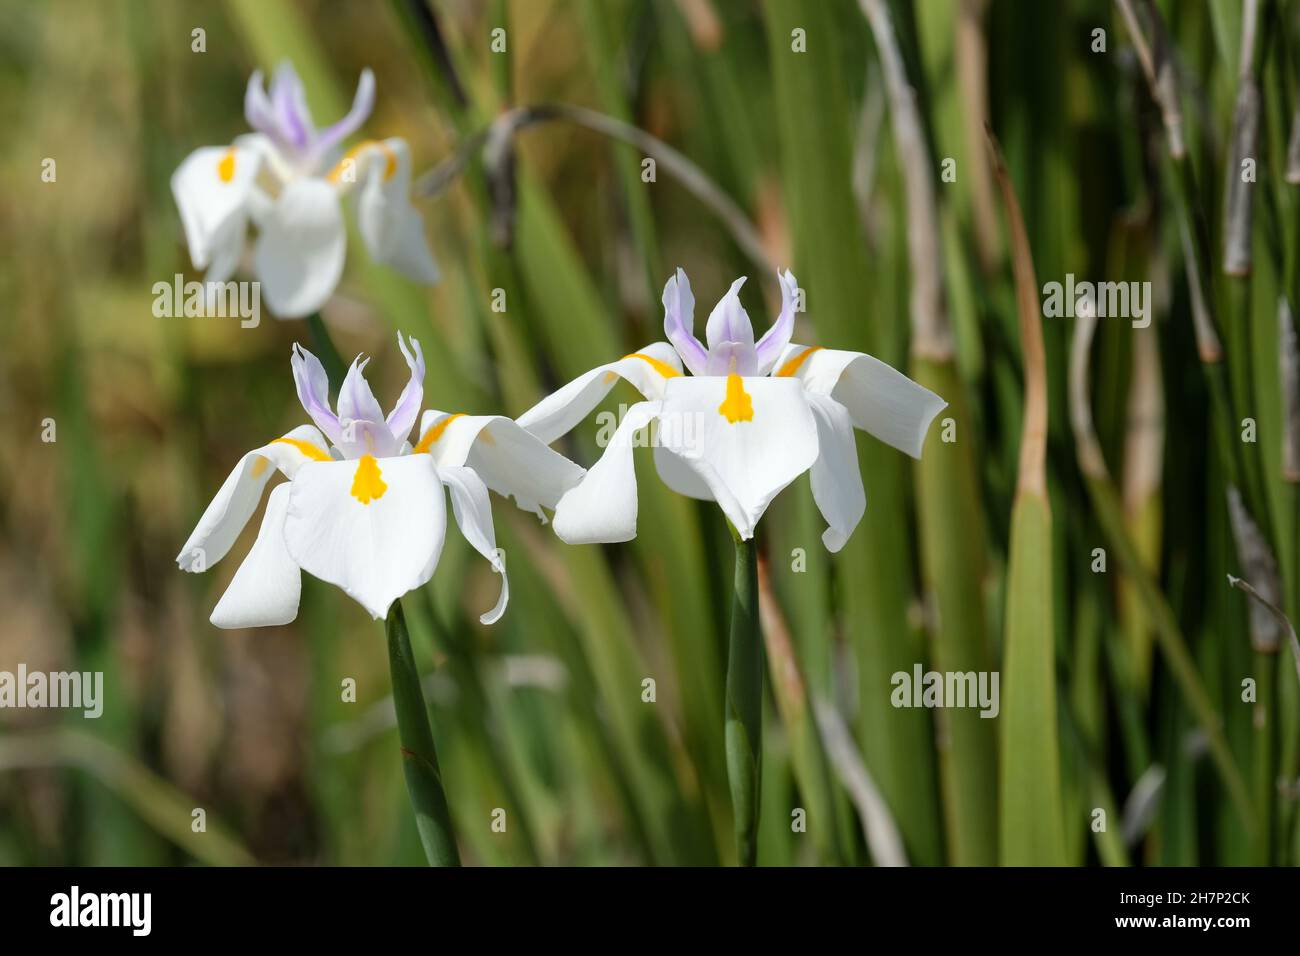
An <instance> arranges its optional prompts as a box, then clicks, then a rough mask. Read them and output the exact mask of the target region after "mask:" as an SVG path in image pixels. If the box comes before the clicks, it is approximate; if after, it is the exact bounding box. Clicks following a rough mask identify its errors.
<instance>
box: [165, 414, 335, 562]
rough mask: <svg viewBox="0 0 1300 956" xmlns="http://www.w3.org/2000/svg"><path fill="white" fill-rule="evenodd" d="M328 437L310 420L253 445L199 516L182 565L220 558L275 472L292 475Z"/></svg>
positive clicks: (322, 447) (320, 449) (179, 558)
mask: <svg viewBox="0 0 1300 956" xmlns="http://www.w3.org/2000/svg"><path fill="white" fill-rule="evenodd" d="M325 447H326V445H325V439H324V438H322V437H321V433H320V432H319V431H318V430H317V429H316V428H314V427H312V426H311V425H299V426H298V427H297V428H295V429H294V430H293V431H291V432H289V433H288V434H287V435H285V436H284V437H283V438H277V439H276V440H275V441H273V442H270V443H268V444H266V445H263V446H262V447H261V448H257V449H254V450H253V451H250V452H249V453H248V454H247V455H245V456H244V457H243V458H241V459H240V460H239V464H237V465H235V467H234V470H232V471H231V472H230V475H229V476H228V477H227V478H226V480H225V483H224V484H222V486H221V488H220V490H218V491H217V494H216V497H214V498H213V499H212V502H211V504H209V505H208V507H207V510H206V511H204V512H203V517H201V518H199V522H198V524H197V525H196V526H195V528H194V532H193V533H192V534H191V535H190V537H189V540H188V541H186V542H185V546H184V547H183V548H181V553H180V554H179V555H177V556H176V563H177V564H178V565H180V568H181V570H182V571H194V572H199V571H206V570H207V569H208V568H210V567H212V565H214V564H216V563H217V562H218V561H220V560H221V559H222V558H223V557H225V555H226V552H227V551H229V550H230V546H231V545H232V544H234V543H235V539H236V538H237V537H239V532H241V531H243V530H244V525H246V524H248V519H249V518H251V517H252V516H253V512H254V511H256V510H257V504H258V502H259V501H261V500H262V490H263V489H264V488H265V487H266V482H267V481H268V480H269V479H270V477H271V475H272V474H273V473H274V472H273V470H272V468H271V466H272V465H274V466H275V468H276V469H279V471H280V472H281V473H282V474H284V475H285V476H287V477H289V478H292V477H293V476H294V475H295V474H296V473H297V471H298V469H299V468H300V467H301V466H302V465H304V464H306V463H307V462H309V461H312V460H313V459H314V458H316V457H317V456H320V455H326V454H328V453H327V452H326V451H325Z"/></svg>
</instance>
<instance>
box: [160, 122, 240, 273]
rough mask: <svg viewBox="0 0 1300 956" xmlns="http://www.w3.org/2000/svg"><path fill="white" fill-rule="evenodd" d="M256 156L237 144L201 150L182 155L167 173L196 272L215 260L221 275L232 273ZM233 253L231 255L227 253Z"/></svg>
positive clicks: (205, 147)
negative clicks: (172, 170) (171, 171)
mask: <svg viewBox="0 0 1300 956" xmlns="http://www.w3.org/2000/svg"><path fill="white" fill-rule="evenodd" d="M259 163H260V157H259V155H258V153H257V152H256V151H255V150H252V149H247V148H245V147H241V146H204V147H201V148H199V149H196V150H195V151H194V152H192V153H190V154H189V156H187V157H185V159H184V161H183V162H182V163H181V164H180V166H179V167H177V169H176V172H175V173H173V174H172V180H171V186H172V195H173V196H174V197H175V199H176V206H177V209H179V211H180V215H181V225H182V226H183V227H184V229H185V242H186V244H187V245H188V246H189V249H190V260H191V261H192V262H193V263H194V268H196V269H206V268H208V266H209V265H211V264H213V260H214V258H220V259H221V262H220V263H219V264H220V265H221V267H222V269H223V270H226V272H225V275H222V276H213V281H225V279H227V278H229V276H230V274H231V272H233V271H234V269H233V265H232V264H231V263H230V260H231V257H232V255H233V256H234V258H235V259H236V260H237V258H238V253H239V250H240V249H242V248H243V243H244V238H245V235H246V232H247V226H248V199H249V194H250V192H251V191H252V189H253V183H254V182H255V180H256V179H257V170H258V166H259ZM232 250H233V251H232Z"/></svg>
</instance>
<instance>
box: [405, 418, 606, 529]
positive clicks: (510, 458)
mask: <svg viewBox="0 0 1300 956" xmlns="http://www.w3.org/2000/svg"><path fill="white" fill-rule="evenodd" d="M415 450H416V451H417V452H425V451H427V452H428V453H429V454H431V455H433V457H434V460H435V461H436V462H437V463H438V468H439V470H442V469H443V468H446V467H454V466H457V465H466V466H468V467H470V468H473V469H474V471H475V472H477V473H478V475H479V476H480V477H481V478H482V479H483V481H484V482H486V483H487V486H488V487H489V488H491V489H492V490H493V491H495V492H496V493H497V494H499V495H502V496H504V497H508V498H514V499H515V504H517V505H518V506H519V507H520V508H522V509H523V510H525V511H531V512H532V513H533V514H535V515H537V516H538V517H539V518H542V519H543V520H545V518H546V516H545V514H544V513H543V511H542V508H543V507H546V508H554V507H555V505H556V503H557V502H559V500H560V498H561V496H563V494H564V493H565V492H566V491H568V490H569V489H570V488H572V487H573V486H574V485H576V484H577V483H578V481H579V480H581V478H582V475H583V469H582V467H581V466H579V465H576V464H574V463H573V462H571V461H570V460H569V459H568V458H565V457H564V456H563V455H561V454H560V453H559V452H557V451H555V450H553V449H551V448H549V447H548V446H546V445H545V444H543V443H542V441H541V439H539V438H538V437H537V436H535V435H533V434H532V433H530V432H528V431H526V430H525V429H523V428H522V427H521V426H520V425H519V424H518V423H516V422H513V421H511V420H510V419H509V418H505V417H504V416H501V415H448V414H446V413H445V412H438V411H434V410H432V409H429V410H428V411H426V412H425V413H424V415H423V417H422V420H421V422H420V439H419V441H418V442H417V443H416V445H415Z"/></svg>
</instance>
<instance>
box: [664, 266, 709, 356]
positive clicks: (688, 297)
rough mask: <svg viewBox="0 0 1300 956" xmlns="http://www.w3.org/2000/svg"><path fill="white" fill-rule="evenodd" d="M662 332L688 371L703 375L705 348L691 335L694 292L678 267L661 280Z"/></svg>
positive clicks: (693, 315) (693, 327) (693, 332)
mask: <svg viewBox="0 0 1300 956" xmlns="http://www.w3.org/2000/svg"><path fill="white" fill-rule="evenodd" d="M663 303H664V335H666V336H668V341H669V342H671V343H672V344H673V348H675V349H677V354H678V355H679V356H681V359H682V361H683V362H685V363H686V367H687V368H689V369H690V370H691V374H692V375H703V374H704V367H705V364H706V362H707V361H708V352H707V351H706V350H705V348H704V346H703V345H701V344H700V340H699V339H697V338H696V337H695V296H694V294H693V293H692V292H691V280H690V279H688V278H687V277H686V272H685V271H684V270H682V269H678V270H677V271H676V272H675V273H674V274H673V275H672V277H670V278H669V280H668V282H667V283H665V284H664V295H663Z"/></svg>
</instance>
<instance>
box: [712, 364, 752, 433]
mask: <svg viewBox="0 0 1300 956" xmlns="http://www.w3.org/2000/svg"><path fill="white" fill-rule="evenodd" d="M718 413H719V414H721V415H722V417H723V418H725V419H726V420H727V421H729V422H730V423H731V424H733V425H734V424H736V422H752V421H753V420H754V400H753V399H752V398H751V397H750V395H749V392H747V391H745V380H744V379H743V378H741V377H740V376H739V375H736V374H735V373H732V374H731V375H728V376H727V397H726V398H724V399H723V400H722V404H721V405H719V406H718Z"/></svg>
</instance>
